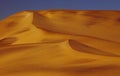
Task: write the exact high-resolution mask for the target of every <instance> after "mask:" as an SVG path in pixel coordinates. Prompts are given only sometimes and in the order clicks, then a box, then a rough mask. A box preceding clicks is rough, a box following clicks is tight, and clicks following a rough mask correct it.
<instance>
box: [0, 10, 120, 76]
mask: <svg viewBox="0 0 120 76" xmlns="http://www.w3.org/2000/svg"><path fill="white" fill-rule="evenodd" d="M119 13H120V11H105V10H104V11H102V10H101V11H92V10H87V11H86V10H40V11H30V10H29V11H23V12H18V13H16V14H13V15H11V16H10V17H8V18H6V19H4V20H2V21H0V76H119V75H120V73H119V72H120V33H119V32H120V26H119V24H120V15H119Z"/></svg>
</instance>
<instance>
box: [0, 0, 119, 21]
mask: <svg viewBox="0 0 120 76" xmlns="http://www.w3.org/2000/svg"><path fill="white" fill-rule="evenodd" d="M43 9H74V10H75V9H76V10H120V0H0V20H1V19H4V18H6V17H7V16H9V15H11V14H14V13H16V12H19V11H23V10H43Z"/></svg>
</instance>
